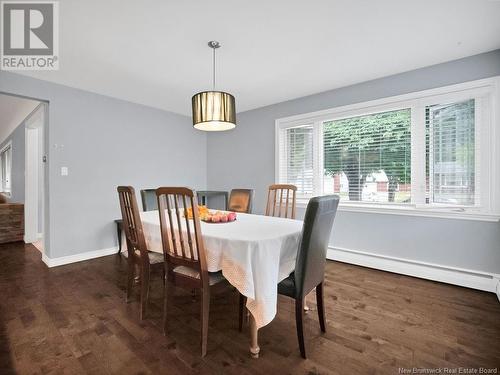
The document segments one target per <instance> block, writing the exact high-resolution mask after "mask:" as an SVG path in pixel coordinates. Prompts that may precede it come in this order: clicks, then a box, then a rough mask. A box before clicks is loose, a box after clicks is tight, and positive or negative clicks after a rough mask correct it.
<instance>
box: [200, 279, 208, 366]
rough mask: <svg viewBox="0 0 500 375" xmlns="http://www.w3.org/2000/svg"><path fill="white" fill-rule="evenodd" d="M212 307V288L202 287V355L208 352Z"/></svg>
mask: <svg viewBox="0 0 500 375" xmlns="http://www.w3.org/2000/svg"><path fill="white" fill-rule="evenodd" d="M209 309H210V290H209V289H208V288H203V289H201V317H200V318H201V319H200V321H201V356H202V357H204V356H205V355H206V354H207V342H208V314H209Z"/></svg>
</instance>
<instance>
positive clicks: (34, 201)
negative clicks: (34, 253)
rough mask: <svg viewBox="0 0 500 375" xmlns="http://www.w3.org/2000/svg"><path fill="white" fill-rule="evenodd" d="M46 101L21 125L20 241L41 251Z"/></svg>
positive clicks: (42, 247)
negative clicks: (22, 189)
mask: <svg viewBox="0 0 500 375" xmlns="http://www.w3.org/2000/svg"><path fill="white" fill-rule="evenodd" d="M46 106H47V104H46V103H40V105H38V107H37V108H36V109H35V110H34V111H33V112H32V113H31V114H30V116H29V117H28V118H26V120H25V122H24V124H25V145H26V146H25V152H26V155H25V199H24V217H25V225H24V242H25V243H31V244H33V245H34V246H35V247H36V248H38V250H40V251H41V252H42V253H44V248H45V246H44V236H43V233H44V186H45V185H44V177H45V171H44V166H45V163H44V158H45V156H44V155H45V153H44V144H45V143H44V128H45V117H46V116H45V114H46V110H47V108H46Z"/></svg>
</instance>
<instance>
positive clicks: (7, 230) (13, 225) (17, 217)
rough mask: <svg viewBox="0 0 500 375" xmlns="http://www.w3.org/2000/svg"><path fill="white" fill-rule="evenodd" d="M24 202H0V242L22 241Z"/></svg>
mask: <svg viewBox="0 0 500 375" xmlns="http://www.w3.org/2000/svg"><path fill="white" fill-rule="evenodd" d="M23 239H24V204H22V203H2V204H0V243H8V242H16V241H23Z"/></svg>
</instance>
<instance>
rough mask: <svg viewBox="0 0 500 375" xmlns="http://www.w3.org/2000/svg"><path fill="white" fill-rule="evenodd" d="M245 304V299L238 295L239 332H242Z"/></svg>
mask: <svg viewBox="0 0 500 375" xmlns="http://www.w3.org/2000/svg"><path fill="white" fill-rule="evenodd" d="M246 304H247V297H245V296H244V295H243V294H241V293H240V304H239V305H240V309H239V314H238V319H239V325H238V328H239V331H240V332H242V331H243V314H244V313H245V310H246V309H245V306H246Z"/></svg>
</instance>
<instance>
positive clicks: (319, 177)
mask: <svg viewBox="0 0 500 375" xmlns="http://www.w3.org/2000/svg"><path fill="white" fill-rule="evenodd" d="M468 99H475V111H476V113H475V152H476V154H475V163H476V164H475V178H476V187H477V186H479V187H480V189H478V191H476V202H479V205H478V206H474V207H471V206H449V205H442V204H426V203H425V177H426V176H425V158H426V154H425V145H426V144H425V142H426V140H425V107H426V106H430V105H433V104H443V103H453V102H460V101H465V100H468ZM404 108H409V109H411V155H412V157H411V180H412V185H411V200H412V201H411V204H401V205H398V204H394V203H390V204H387V203H386V204H384V203H366V202H346V201H342V202H341V203H340V205H339V209H340V210H341V211H354V212H369V213H370V212H372V213H385V214H403V215H413V216H430V217H442V218H457V219H470V220H483V221H498V220H500V196H499V195H500V176H499V170H500V124H499V120H500V118H499V116H500V76H496V77H492V78H487V79H481V80H476V81H470V82H464V83H460V84H456V85H450V86H444V87H439V88H435V89H430V90H424V91H418V92H413V93H409V94H404V95H398V96H393V97H387V98H382V99H377V100H372V101H368V102H362V103H356V104H351V105H346V106H341V107H335V108H331V109H327V110H322V111H317V112H312V113H306V114H301V115H296V116H290V117H286V118H280V119H277V120H276V123H275V181H276V182H278V183H280V182H284V181H280V172H281V171H280V157H282V154H280V137H281V135H282V134H283V133H284V130H285V129H287V128H292V127H299V126H304V125H310V124H313V129H314V130H313V134H314V138H313V150H314V155H313V160H314V195H321V194H322V189H323V173H322V171H323V168H322V165H323V161H322V159H323V139H322V138H323V135H322V129H323V127H322V124H323V123H324V122H325V121H332V120H339V119H342V118H346V117H355V116H361V115H367V114H373V113H378V112H386V111H392V110H398V109H404ZM307 202H308V199H301V200H299V201H298V206H299V207H305V206H306V205H307Z"/></svg>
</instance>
